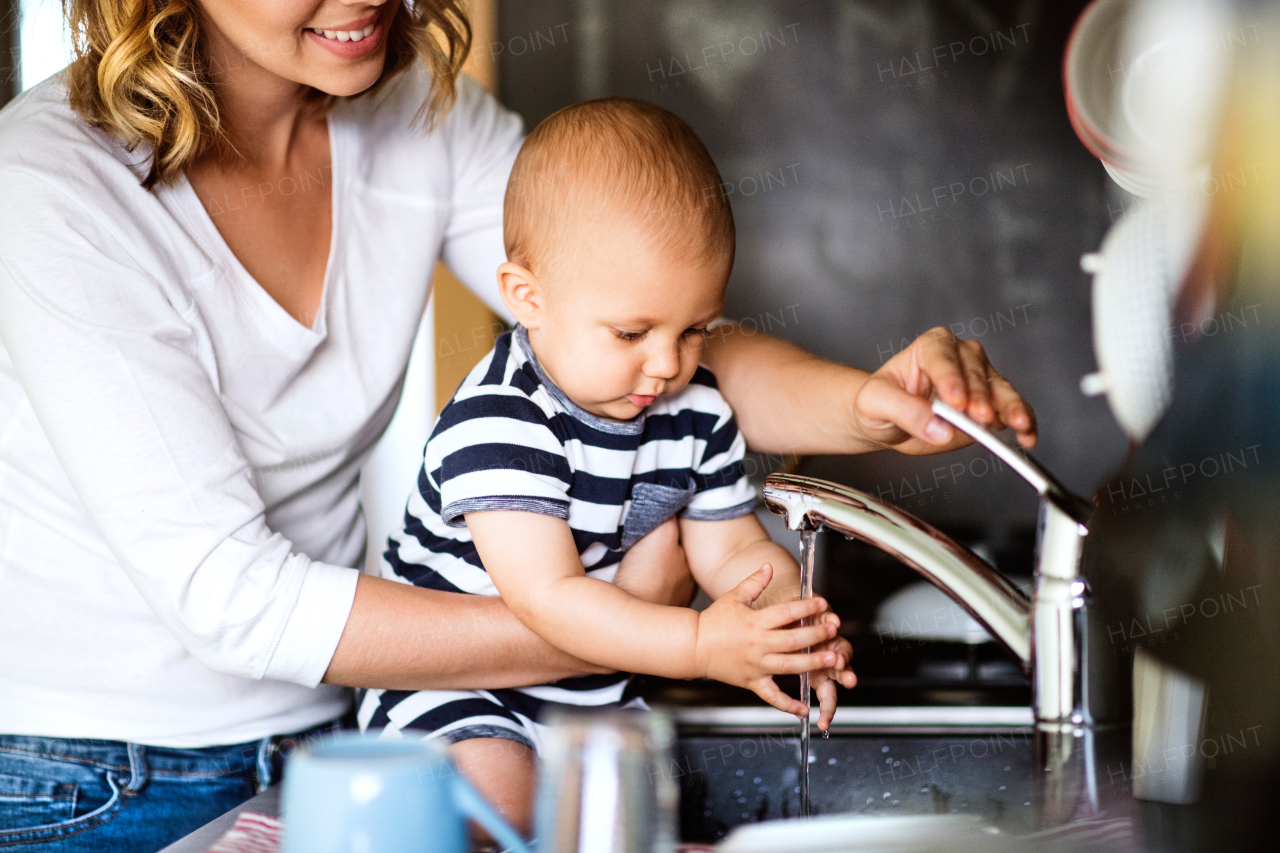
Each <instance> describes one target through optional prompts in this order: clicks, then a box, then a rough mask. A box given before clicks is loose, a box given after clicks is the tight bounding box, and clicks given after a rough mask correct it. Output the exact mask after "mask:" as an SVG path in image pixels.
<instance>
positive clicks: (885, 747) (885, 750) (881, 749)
mask: <svg viewBox="0 0 1280 853" xmlns="http://www.w3.org/2000/svg"><path fill="white" fill-rule="evenodd" d="M880 751H881V752H888V751H889V747H887V746H882V747H880ZM1008 769H1009V768H1008V767H1006V768H1005V770H1008Z"/></svg>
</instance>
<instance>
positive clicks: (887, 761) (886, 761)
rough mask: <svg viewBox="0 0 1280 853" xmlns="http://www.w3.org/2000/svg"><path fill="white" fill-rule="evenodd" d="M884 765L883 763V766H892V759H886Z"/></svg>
mask: <svg viewBox="0 0 1280 853" xmlns="http://www.w3.org/2000/svg"><path fill="white" fill-rule="evenodd" d="M884 763H885V764H892V763H893V759H892V758H886V759H885V760H884Z"/></svg>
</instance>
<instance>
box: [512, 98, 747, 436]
mask: <svg viewBox="0 0 1280 853" xmlns="http://www.w3.org/2000/svg"><path fill="white" fill-rule="evenodd" d="M503 225H504V233H505V239H506V248H507V258H508V261H507V263H505V264H503V265H502V266H501V267H499V268H498V282H499V285H500V287H501V290H502V296H503V299H504V300H506V303H507V306H508V307H509V308H510V309H511V311H512V312H513V313H514V314H515V316H516V319H518V320H519V321H520V322H521V324H523V325H524V326H525V327H526V328H527V329H528V330H529V339H530V342H531V343H532V345H533V348H534V351H535V352H536V353H537V355H538V359H539V361H540V362H541V363H542V365H543V367H544V368H545V369H546V371H547V373H548V374H550V376H551V378H552V380H554V381H555V383H556V384H557V385H558V386H559V387H560V389H561V390H562V391H564V392H565V393H566V394H567V395H568V396H569V397H570V399H572V400H573V401H574V402H575V403H577V404H578V405H579V406H581V407H582V408H584V409H586V410H587V411H589V412H591V413H593V414H596V415H600V416H603V417H607V418H612V419H615V420H629V419H631V418H633V417H635V416H636V415H637V414H639V413H640V412H641V410H643V409H644V408H645V407H646V406H648V405H649V404H650V403H652V402H653V398H654V397H656V396H659V395H662V394H671V393H674V392H675V391H678V390H680V389H681V388H683V387H684V386H685V385H686V384H687V383H688V381H689V379H690V378H691V377H692V376H693V372H694V370H695V369H696V368H697V366H698V361H699V359H700V358H701V355H702V347H703V342H704V339H705V334H706V331H705V330H706V327H707V324H708V323H710V322H711V321H712V320H714V319H715V318H716V317H718V316H719V315H720V311H721V309H722V307H723V304H724V288H725V284H726V282H727V281H728V279H729V271H730V269H731V268H732V266H733V250H734V230H733V214H732V212H731V211H730V209H729V200H728V198H727V196H726V194H725V192H724V190H723V189H722V186H721V180H720V173H719V172H718V171H717V170H716V166H715V163H714V162H713V161H712V159H711V155H709V154H708V153H707V150H706V148H705V147H703V145H702V143H701V142H700V141H699V140H698V137H697V135H696V134H694V132H693V130H692V129H690V127H689V126H688V125H687V124H685V122H683V121H682V120H681V119H679V118H677V117H676V116H675V115H673V114H671V113H670V112H668V111H667V110H664V109H662V108H661V107H658V106H656V105H654V104H650V103H646V102H644V101H637V100H632V99H629V98H606V99H604V100H599V101H588V102H586V103H582V104H576V105H574V106H571V107H566V108H565V109H563V110H560V111H559V112H557V113H555V114H554V115H552V116H550V117H549V118H547V119H546V120H545V121H543V122H542V123H541V124H539V125H538V126H537V127H536V128H535V129H534V131H533V133H531V134H530V135H529V138H528V139H527V140H525V143H524V147H523V148H521V149H520V154H519V156H518V157H517V158H516V163H515V166H514V168H513V169H512V172H511V180H510V182H509V183H508V185H507V198H506V208H505V212H504V217H503Z"/></svg>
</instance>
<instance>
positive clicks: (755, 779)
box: [751, 776, 762, 785]
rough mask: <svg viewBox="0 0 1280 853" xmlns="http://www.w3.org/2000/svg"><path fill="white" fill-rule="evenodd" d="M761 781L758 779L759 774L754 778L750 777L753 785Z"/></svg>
mask: <svg viewBox="0 0 1280 853" xmlns="http://www.w3.org/2000/svg"><path fill="white" fill-rule="evenodd" d="M761 781H762V780H761V779H760V777H759V776H757V777H756V778H754V779H752V780H751V783H752V784H753V785H759V784H760V782H761Z"/></svg>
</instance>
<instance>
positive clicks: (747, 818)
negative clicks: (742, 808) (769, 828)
mask: <svg viewBox="0 0 1280 853" xmlns="http://www.w3.org/2000/svg"><path fill="white" fill-rule="evenodd" d="M750 818H751V815H749V814H747V813H746V812H743V813H742V819H743V820H749V819H750Z"/></svg>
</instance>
